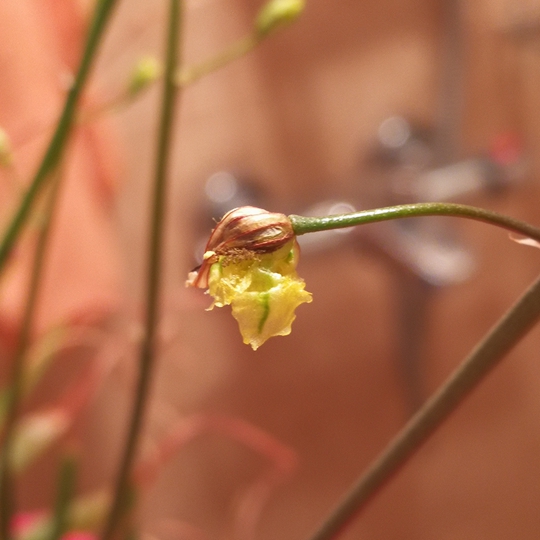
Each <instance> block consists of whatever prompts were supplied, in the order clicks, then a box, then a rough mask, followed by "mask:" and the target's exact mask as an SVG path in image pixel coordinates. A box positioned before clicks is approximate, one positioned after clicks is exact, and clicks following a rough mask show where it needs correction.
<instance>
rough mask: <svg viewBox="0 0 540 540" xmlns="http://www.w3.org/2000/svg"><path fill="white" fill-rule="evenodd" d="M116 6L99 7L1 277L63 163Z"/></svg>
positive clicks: (1, 252)
mask: <svg viewBox="0 0 540 540" xmlns="http://www.w3.org/2000/svg"><path fill="white" fill-rule="evenodd" d="M116 3H117V0H99V1H98V3H97V6H96V9H95V12H94V17H93V20H92V23H91V25H90V29H89V32H88V38H87V40H86V44H85V48H84V52H83V56H82V59H81V63H80V66H79V69H78V71H77V74H76V76H75V80H74V82H73V85H72V87H71V88H70V90H69V93H68V95H67V98H66V102H65V105H64V109H63V111H62V114H61V116H60V119H59V120H58V124H57V127H56V130H55V132H54V134H53V136H52V139H51V142H50V143H49V146H48V148H47V150H46V152H45V155H44V157H43V159H42V161H41V164H40V165H39V167H38V170H37V172H36V173H35V175H34V178H33V180H32V182H31V184H30V187H29V188H28V190H27V191H26V193H25V194H24V195H23V197H22V199H21V202H20V204H19V206H18V208H17V210H16V211H15V214H14V216H13V218H12V219H11V222H10V223H9V225H8V227H7V229H6V232H5V233H4V236H3V238H2V239H1V241H0V273H1V272H2V270H3V269H4V267H5V265H6V262H7V260H8V258H9V254H10V253H11V250H12V249H13V246H14V245H15V242H16V241H17V239H18V238H19V236H20V234H21V232H22V230H23V228H24V225H25V224H26V222H27V220H28V217H29V216H30V213H31V211H32V209H33V208H34V205H35V202H36V199H37V197H38V195H39V194H40V193H41V191H42V189H43V187H44V186H45V185H46V184H47V180H48V178H49V175H50V173H51V172H53V171H54V170H55V168H56V167H57V166H58V164H59V163H60V160H61V158H62V156H63V153H64V149H65V146H66V142H67V140H68V137H69V135H70V132H71V128H72V126H73V123H74V118H75V113H76V111H77V106H78V103H79V99H80V97H81V94H82V91H83V89H84V87H85V85H86V82H87V80H88V76H89V74H90V71H91V68H92V65H93V62H94V59H95V56H96V53H97V50H98V47H99V44H100V42H101V38H102V36H103V33H104V31H105V28H106V25H107V23H108V21H109V19H110V17H111V14H112V11H113V8H114V7H115V5H116Z"/></svg>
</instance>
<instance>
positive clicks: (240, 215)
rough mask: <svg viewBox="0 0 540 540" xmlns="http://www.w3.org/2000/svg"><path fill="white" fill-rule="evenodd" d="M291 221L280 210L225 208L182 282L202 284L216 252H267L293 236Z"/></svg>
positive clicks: (206, 282) (214, 260)
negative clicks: (198, 262) (197, 263)
mask: <svg viewBox="0 0 540 540" xmlns="http://www.w3.org/2000/svg"><path fill="white" fill-rule="evenodd" d="M294 236H295V235H294V231H293V228H292V224H291V221H290V220H289V218H288V217H287V216H285V215H284V214H278V213H275V212H268V211H267V210H263V209H262V208H255V207H254V206H242V207H240V208H235V209H234V210H231V211H229V212H227V213H226V214H225V215H224V216H223V218H222V219H221V221H220V222H219V223H218V224H217V225H216V227H215V228H214V230H213V231H212V234H211V235H210V238H209V240H208V243H207V244H206V249H205V253H204V258H203V263H202V264H201V266H200V268H199V269H198V271H197V272H196V273H195V272H192V273H191V274H190V276H189V279H188V281H187V283H186V285H191V286H193V287H201V288H206V287H207V285H208V271H209V269H210V266H211V265H212V264H214V263H215V262H216V261H217V259H218V257H219V256H220V255H227V254H229V253H234V252H238V250H241V251H245V252H253V253H271V252H272V251H276V250H277V249H279V248H281V247H282V246H284V245H285V244H286V243H287V242H289V241H291V240H292V239H293V238H294Z"/></svg>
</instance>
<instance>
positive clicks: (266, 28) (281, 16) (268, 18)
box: [255, 0, 304, 37]
mask: <svg viewBox="0 0 540 540" xmlns="http://www.w3.org/2000/svg"><path fill="white" fill-rule="evenodd" d="M303 10H304V0H270V2H268V3H267V4H265V6H264V7H263V8H262V9H261V11H259V14H258V16H257V19H256V21H255V31H256V32H257V35H258V36H259V37H265V36H266V35H268V34H269V33H270V32H273V31H274V30H276V29H277V28H279V27H280V26H284V25H286V24H290V23H292V22H293V21H295V20H296V19H297V18H298V17H299V16H300V14H301V13H302V11H303Z"/></svg>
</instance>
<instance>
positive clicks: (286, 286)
mask: <svg viewBox="0 0 540 540" xmlns="http://www.w3.org/2000/svg"><path fill="white" fill-rule="evenodd" d="M298 254H299V248H298V244H297V242H296V238H295V235H294V231H293V228H292V225H291V222H290V220H289V219H288V218H287V216H285V215H283V214H276V213H273V212H267V211H266V210H262V209H260V208H254V207H252V206H244V207H241V208H235V209H234V210H231V211H230V212H228V213H227V214H225V216H224V217H223V219H222V220H221V221H220V222H219V223H218V224H217V226H216V227H215V229H214V230H213V231H212V234H211V236H210V239H209V240H208V244H207V245H206V250H205V253H204V256H203V263H202V265H201V266H200V267H199V269H198V270H196V271H194V272H191V273H190V275H189V278H188V281H187V282H186V285H188V286H193V287H200V288H207V287H208V293H209V294H210V295H211V296H212V297H213V298H214V302H213V303H212V305H211V306H210V308H209V309H212V308H213V307H214V306H215V307H223V306H227V305H230V306H231V308H232V313H233V316H234V318H235V319H236V320H237V321H238V325H239V327H240V333H241V334H242V337H243V339H244V343H246V344H249V345H251V347H252V348H253V350H256V349H257V348H258V347H260V346H261V345H262V344H263V343H264V342H265V341H266V340H267V339H268V338H270V337H272V336H285V335H287V334H289V333H290V332H291V324H292V322H293V320H294V319H295V315H294V311H295V309H296V308H297V307H298V306H299V305H300V304H303V303H304V302H311V294H310V293H308V292H307V291H305V290H304V287H305V283H304V280H302V279H301V278H299V277H298V275H297V274H296V265H297V263H298Z"/></svg>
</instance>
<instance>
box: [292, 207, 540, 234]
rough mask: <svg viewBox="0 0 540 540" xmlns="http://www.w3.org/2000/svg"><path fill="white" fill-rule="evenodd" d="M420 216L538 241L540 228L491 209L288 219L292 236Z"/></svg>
mask: <svg viewBox="0 0 540 540" xmlns="http://www.w3.org/2000/svg"><path fill="white" fill-rule="evenodd" d="M419 216H454V217H464V218H469V219H474V220H476V221H484V222H486V223H490V224H491V225H496V226H498V227H502V228H504V229H507V230H509V231H512V232H515V233H518V234H522V235H524V236H527V237H529V238H533V239H534V240H537V241H540V228H538V227H534V226H533V225H530V224H529V223H525V222H524V221H520V220H518V219H514V218H511V217H508V216H503V215H501V214H498V213H497V212H492V211H491V210H484V209H483V208H476V207H474V206H466V205H463V204H454V203H418V204H402V205H400V206H389V207H387V208H377V209H375V210H362V211H361V212H353V213H351V214H341V215H336V216H326V217H303V216H294V215H293V216H289V218H290V220H291V222H292V226H293V229H294V232H295V234H297V235H300V234H307V233H311V232H317V231H327V230H330V229H342V228H345V227H353V226H355V225H363V224H366V223H375V222H377V221H387V220H390V219H399V218H411V217H419Z"/></svg>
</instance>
